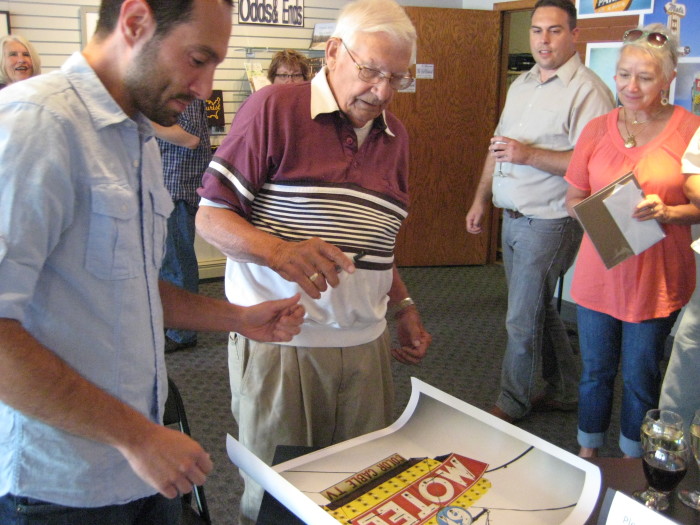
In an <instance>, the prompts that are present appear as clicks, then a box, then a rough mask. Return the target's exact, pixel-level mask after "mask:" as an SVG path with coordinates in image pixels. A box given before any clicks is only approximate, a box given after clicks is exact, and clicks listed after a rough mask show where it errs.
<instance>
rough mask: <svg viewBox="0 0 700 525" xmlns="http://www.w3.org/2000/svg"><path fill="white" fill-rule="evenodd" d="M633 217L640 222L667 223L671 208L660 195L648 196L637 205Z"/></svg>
mask: <svg viewBox="0 0 700 525" xmlns="http://www.w3.org/2000/svg"><path fill="white" fill-rule="evenodd" d="M632 217H633V218H635V219H637V220H638V221H650V220H651V219H656V220H657V221H659V222H667V221H668V217H669V208H668V206H666V205H665V204H664V201H662V200H661V197H659V196H658V195H647V196H646V198H645V199H644V200H643V201H642V202H640V203H639V204H637V207H636V208H635V210H634V213H633V214H632Z"/></svg>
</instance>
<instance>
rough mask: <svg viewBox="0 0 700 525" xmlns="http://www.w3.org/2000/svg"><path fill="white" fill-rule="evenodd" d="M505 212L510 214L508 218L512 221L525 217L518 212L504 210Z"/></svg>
mask: <svg viewBox="0 0 700 525" xmlns="http://www.w3.org/2000/svg"><path fill="white" fill-rule="evenodd" d="M503 211H504V212H505V213H507V214H508V217H510V218H511V219H519V218H520V217H525V215H523V214H522V213H520V212H519V211H516V210H509V209H507V208H504V209H503Z"/></svg>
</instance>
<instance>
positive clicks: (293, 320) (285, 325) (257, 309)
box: [238, 294, 305, 342]
mask: <svg viewBox="0 0 700 525" xmlns="http://www.w3.org/2000/svg"><path fill="white" fill-rule="evenodd" d="M300 297H301V295H300V294H296V295H295V296H294V297H290V298H288V299H279V300H277V301H265V302H264V303H260V304H256V305H254V306H249V307H244V308H243V309H242V311H241V313H240V316H241V320H240V322H241V328H240V329H239V330H238V332H239V333H240V334H241V335H243V336H245V337H247V338H249V339H253V340H255V341H261V342H268V341H269V342H271V341H279V342H285V341H289V340H291V339H292V337H294V336H295V335H296V334H298V333H299V332H300V331H301V324H302V323H303V322H304V313H305V310H304V307H303V306H302V305H300V304H298V302H299V298H300Z"/></svg>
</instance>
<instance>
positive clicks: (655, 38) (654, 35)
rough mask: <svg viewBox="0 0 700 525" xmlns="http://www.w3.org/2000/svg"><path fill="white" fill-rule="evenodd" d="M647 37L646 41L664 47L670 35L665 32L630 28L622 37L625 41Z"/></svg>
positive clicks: (654, 45)
mask: <svg viewBox="0 0 700 525" xmlns="http://www.w3.org/2000/svg"><path fill="white" fill-rule="evenodd" d="M644 37H646V43H647V44H649V45H650V46H653V47H664V46H665V45H666V42H668V37H667V36H666V35H664V34H663V33H659V32H656V31H652V32H651V33H650V32H648V31H642V30H641V29H628V30H627V31H625V34H624V36H623V37H622V41H623V42H636V41H637V40H639V39H640V38H644Z"/></svg>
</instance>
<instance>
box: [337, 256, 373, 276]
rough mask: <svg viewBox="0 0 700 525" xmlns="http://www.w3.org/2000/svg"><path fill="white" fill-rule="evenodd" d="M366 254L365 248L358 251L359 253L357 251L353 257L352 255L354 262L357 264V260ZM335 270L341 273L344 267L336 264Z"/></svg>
mask: <svg viewBox="0 0 700 525" xmlns="http://www.w3.org/2000/svg"><path fill="white" fill-rule="evenodd" d="M365 255H367V252H366V251H364V250H360V251H359V252H357V253H356V254H355V255H353V257H352V262H353V264H356V263H357V261H359V260H360V259H362V258H363V257H364V256H365ZM335 271H336V272H338V273H340V272H342V271H343V268H342V267H341V266H338V265H336V266H335Z"/></svg>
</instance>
